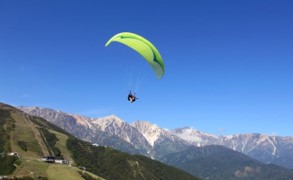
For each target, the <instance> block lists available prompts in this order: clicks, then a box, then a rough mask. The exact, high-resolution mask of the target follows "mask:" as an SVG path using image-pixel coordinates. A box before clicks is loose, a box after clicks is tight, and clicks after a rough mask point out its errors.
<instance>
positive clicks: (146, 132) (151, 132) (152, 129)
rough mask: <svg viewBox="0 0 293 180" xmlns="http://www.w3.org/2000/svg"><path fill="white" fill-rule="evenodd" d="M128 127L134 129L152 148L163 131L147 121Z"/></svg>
mask: <svg viewBox="0 0 293 180" xmlns="http://www.w3.org/2000/svg"><path fill="white" fill-rule="evenodd" d="M130 125H131V126H133V127H135V128H136V129H137V130H138V131H139V132H140V133H141V134H142V135H143V136H144V137H145V138H146V140H147V141H148V142H149V144H150V145H151V146H154V145H155V142H156V141H157V140H158V138H159V137H160V135H161V134H162V133H164V132H163V131H164V130H163V129H161V128H159V127H158V126H157V125H155V124H151V123H149V122H147V121H137V122H134V123H131V124H130Z"/></svg>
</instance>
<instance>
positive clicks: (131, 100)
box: [127, 91, 138, 103]
mask: <svg viewBox="0 0 293 180" xmlns="http://www.w3.org/2000/svg"><path fill="white" fill-rule="evenodd" d="M137 99H138V98H137V97H136V96H135V93H133V94H132V92H131V91H129V94H128V97H127V100H128V101H130V102H131V103H133V102H135V100H137Z"/></svg>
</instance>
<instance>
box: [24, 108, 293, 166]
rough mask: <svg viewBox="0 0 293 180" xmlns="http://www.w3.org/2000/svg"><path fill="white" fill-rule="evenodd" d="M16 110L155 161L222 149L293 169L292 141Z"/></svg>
mask: <svg viewBox="0 0 293 180" xmlns="http://www.w3.org/2000/svg"><path fill="white" fill-rule="evenodd" d="M19 109H21V110H23V111H25V112H27V113H29V114H31V115H35V116H39V117H42V118H44V119H46V120H48V121H49V122H52V123H54V124H56V125H58V126H59V127H61V128H63V129H65V130H67V131H68V132H71V133H72V134H73V135H75V136H76V137H78V138H81V139H83V140H86V141H89V142H92V143H97V144H100V145H108V146H112V147H114V148H117V149H119V150H122V151H125V152H129V153H134V154H137V153H138V154H143V155H147V156H149V157H152V158H154V159H159V158H160V157H162V156H164V155H166V154H169V153H175V152H180V151H182V150H184V149H187V148H188V147H189V146H196V147H202V146H206V145H222V146H225V147H227V148H229V149H232V150H235V151H238V152H241V153H243V154H245V155H247V156H249V157H251V158H254V159H257V160H259V161H261V162H263V163H272V164H276V165H280V166H283V167H286V168H291V169H293V137H281V136H269V135H264V134H259V133H251V134H236V135H230V136H217V135H212V134H208V133H204V132H201V131H198V130H195V129H193V128H188V127H185V128H177V129H174V130H166V129H163V128H160V127H158V126H157V125H154V124H151V123H149V122H146V121H137V122H133V123H130V124H128V123H126V122H125V121H123V120H122V119H120V118H119V117H117V116H115V115H111V116H107V117H102V118H88V117H84V116H80V115H73V114H68V113H65V112H61V111H56V110H53V109H49V108H39V107H19ZM110 137H111V141H109V138H110ZM122 142H123V143H122Z"/></svg>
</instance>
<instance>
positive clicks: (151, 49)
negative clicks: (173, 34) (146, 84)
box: [105, 32, 165, 79]
mask: <svg viewBox="0 0 293 180" xmlns="http://www.w3.org/2000/svg"><path fill="white" fill-rule="evenodd" d="M112 42H119V43H122V44H124V45H126V46H128V47H130V48H132V49H133V50H135V51H136V52H138V53H139V54H140V55H141V56H142V57H144V59H145V60H146V61H147V62H148V63H149V64H150V65H151V67H152V69H153V70H154V72H155V74H156V76H157V78H159V79H160V78H162V77H163V75H164V73H165V66H164V62H163V59H162V57H161V55H160V53H159V51H158V50H157V48H156V47H155V46H154V45H153V44H152V43H151V42H150V41H148V40H147V39H145V38H144V37H142V36H140V35H137V34H134V33H131V32H122V33H118V34H116V35H115V36H113V37H112V38H111V39H109V40H108V42H107V43H106V45H105V46H108V45H109V44H110V43H112Z"/></svg>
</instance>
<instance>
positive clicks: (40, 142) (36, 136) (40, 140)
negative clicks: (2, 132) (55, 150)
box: [25, 115, 50, 156]
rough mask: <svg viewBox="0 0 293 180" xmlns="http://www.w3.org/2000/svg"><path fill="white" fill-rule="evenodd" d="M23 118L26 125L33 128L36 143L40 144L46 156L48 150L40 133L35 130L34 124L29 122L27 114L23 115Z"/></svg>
mask: <svg viewBox="0 0 293 180" xmlns="http://www.w3.org/2000/svg"><path fill="white" fill-rule="evenodd" d="M25 120H26V122H27V123H28V125H29V126H30V128H31V129H32V130H33V132H34V134H35V138H36V139H37V141H38V144H39V145H40V147H41V149H42V152H43V155H44V156H48V155H49V154H50V153H49V150H48V149H47V147H46V145H45V143H44V141H43V139H42V135H41V134H40V132H39V131H38V130H37V128H36V127H35V126H34V124H33V123H32V122H31V120H30V119H29V117H28V116H27V115H25Z"/></svg>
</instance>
